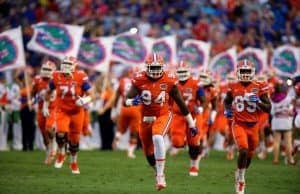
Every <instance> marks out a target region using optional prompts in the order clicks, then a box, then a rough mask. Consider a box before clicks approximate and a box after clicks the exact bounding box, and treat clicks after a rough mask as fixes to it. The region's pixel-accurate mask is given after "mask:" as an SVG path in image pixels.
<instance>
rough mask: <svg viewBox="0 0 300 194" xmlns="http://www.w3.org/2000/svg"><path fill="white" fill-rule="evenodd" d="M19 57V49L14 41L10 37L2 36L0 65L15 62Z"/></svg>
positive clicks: (0, 39) (0, 40)
mask: <svg viewBox="0 0 300 194" xmlns="http://www.w3.org/2000/svg"><path fill="white" fill-rule="evenodd" d="M17 58H18V50H17V47H16V46H15V44H14V42H13V41H12V40H10V39H9V38H8V37H6V36H3V37H1V38H0V66H1V67H2V66H7V65H11V64H14V62H15V61H16V59H17Z"/></svg>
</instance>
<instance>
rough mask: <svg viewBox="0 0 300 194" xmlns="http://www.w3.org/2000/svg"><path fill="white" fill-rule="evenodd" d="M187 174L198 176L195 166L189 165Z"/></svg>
mask: <svg viewBox="0 0 300 194" xmlns="http://www.w3.org/2000/svg"><path fill="white" fill-rule="evenodd" d="M189 175H190V176H198V169H197V168H196V167H195V166H192V167H190V171H189Z"/></svg>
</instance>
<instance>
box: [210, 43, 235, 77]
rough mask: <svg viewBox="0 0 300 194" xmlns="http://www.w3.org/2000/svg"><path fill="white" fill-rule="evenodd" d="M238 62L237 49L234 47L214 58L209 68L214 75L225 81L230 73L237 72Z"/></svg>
mask: <svg viewBox="0 0 300 194" xmlns="http://www.w3.org/2000/svg"><path fill="white" fill-rule="evenodd" d="M236 61H237V53H236V48H235V47H232V48H231V49H228V50H226V51H224V52H222V53H219V54H218V55H216V56H215V57H213V58H212V59H211V60H210V63H209V67H208V68H209V70H210V71H211V72H212V73H213V75H215V76H218V77H220V79H221V80H225V79H226V77H227V74H228V73H230V72H235V71H236Z"/></svg>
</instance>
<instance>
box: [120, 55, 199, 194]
mask: <svg viewBox="0 0 300 194" xmlns="http://www.w3.org/2000/svg"><path fill="white" fill-rule="evenodd" d="M145 63H146V70H144V71H141V72H138V73H137V74H136V75H135V76H134V78H133V80H132V86H131V88H130V90H129V92H128V93H127V96H126V98H125V101H124V102H125V105H126V106H132V105H138V104H139V103H141V104H142V105H141V106H142V107H141V109H142V124H141V128H140V132H139V134H140V139H141V142H142V146H143V150H144V153H145V155H146V158H147V160H148V163H149V164H150V165H151V166H152V167H153V168H154V169H155V172H156V189H157V190H161V189H164V188H165V187H166V180H165V174H164V168H165V155H166V153H165V143H164V135H165V134H167V132H168V129H169V127H170V123H171V120H172V113H171V112H170V111H169V100H170V98H172V99H173V100H174V101H175V102H176V104H177V105H178V106H179V108H180V110H181V112H182V113H183V115H184V116H185V118H186V120H187V123H188V126H189V132H190V135H191V136H196V135H197V133H198V130H197V128H196V127H195V121H194V119H193V117H192V115H191V113H190V112H189V110H188V108H187V107H186V105H185V103H184V100H183V99H182V97H181V95H180V92H179V90H178V87H177V84H178V81H177V79H176V77H175V75H174V74H172V73H169V72H166V71H164V69H163V67H164V61H163V58H162V57H161V56H160V55H158V54H156V53H153V54H151V55H150V56H148V57H147V59H146V61H145Z"/></svg>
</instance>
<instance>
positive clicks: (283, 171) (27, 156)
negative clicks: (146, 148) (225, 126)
mask: <svg viewBox="0 0 300 194" xmlns="http://www.w3.org/2000/svg"><path fill="white" fill-rule="evenodd" d="M43 159H44V152H41V151H34V152H16V151H11V152H0V194H50V193H51V194H60V193H63V194H78V193H80V194H82V193H87V194H93V193H97V194H99V193H101V194H102V193H103V194H131V193H136V194H148V193H155V192H157V191H156V190H155V188H154V173H153V170H152V169H151V168H150V167H148V166H147V163H146V160H145V158H144V156H143V154H142V152H141V151H138V152H137V159H128V158H127V157H126V154H125V152H121V151H116V152H101V151H81V152H80V153H79V158H78V160H79V166H80V171H81V174H80V175H72V174H71V171H70V170H69V168H68V165H67V164H68V162H66V163H65V164H64V166H63V168H62V169H54V167H53V166H52V165H51V166H45V165H44V164H43V163H42V161H43ZM67 161H68V160H67ZM166 165H167V167H166V178H167V188H166V189H164V190H162V191H160V193H170V194H195V193H199V194H234V186H233V185H234V181H233V180H234V178H233V171H234V169H235V160H234V161H227V160H226V159H225V153H224V152H212V153H211V154H210V156H209V157H208V158H206V159H204V160H202V161H201V164H200V165H201V167H200V174H199V176H198V177H189V176H188V167H189V161H188V156H187V153H185V152H183V151H182V152H181V153H180V154H179V155H178V156H176V157H168V158H167V164H166ZM246 184H247V187H246V193H247V194H293V193H295V194H299V193H300V165H297V166H294V167H292V166H286V165H284V164H283V163H281V164H280V165H279V166H274V165H272V164H271V156H269V157H268V160H266V161H259V160H257V159H254V161H253V163H252V165H251V168H250V169H249V171H248V172H247V174H246Z"/></svg>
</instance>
